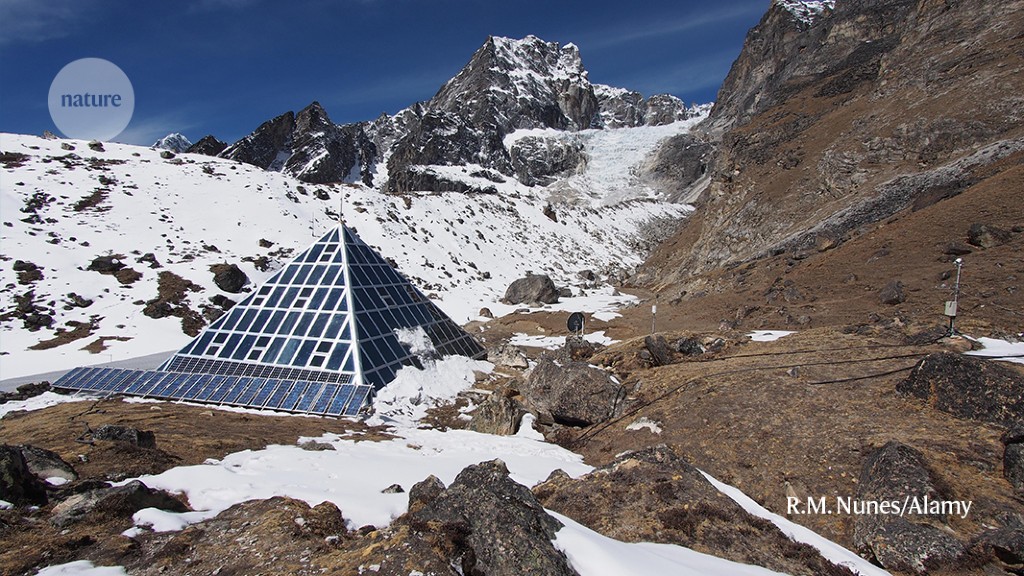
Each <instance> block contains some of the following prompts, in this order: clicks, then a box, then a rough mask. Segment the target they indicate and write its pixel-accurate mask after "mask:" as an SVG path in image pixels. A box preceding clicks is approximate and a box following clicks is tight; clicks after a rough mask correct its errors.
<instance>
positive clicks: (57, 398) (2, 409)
mask: <svg viewBox="0 0 1024 576" xmlns="http://www.w3.org/2000/svg"><path fill="white" fill-rule="evenodd" d="M89 399H90V398H88V397H83V396H68V395H67V394H57V393H56V392H43V393H42V394H40V395H38V396H33V397H31V398H28V399H25V400H11V401H10V402H7V403H5V404H0V418H3V417H4V416H6V415H8V414H10V413H11V412H17V411H19V410H24V411H26V412H31V411H32V410H42V409H43V408H48V407H50V406H56V405H57V404H63V403H65V402H82V401H85V400H89Z"/></svg>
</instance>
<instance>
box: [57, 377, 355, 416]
mask: <svg viewBox="0 0 1024 576" xmlns="http://www.w3.org/2000/svg"><path fill="white" fill-rule="evenodd" d="M119 385H122V386H123V388H122V389H119V388H118V386H119ZM53 387H54V388H56V389H60V390H71V391H80V392H93V393H96V392H98V393H100V394H111V393H118V394H120V393H125V394H133V395H137V396H143V395H145V396H150V397H155V398H162V399H177V400H186V401H198V402H210V403H221V404H230V405H236V406H248V407H251V408H266V409H273V410H282V411H286V412H299V413H308V414H319V415H325V416H356V415H358V413H359V410H360V409H361V408H362V407H363V404H364V403H365V401H366V398H367V395H368V394H369V393H370V391H371V390H372V388H371V387H370V386H365V385H362V386H357V385H353V384H341V383H334V382H330V383H329V382H308V381H289V380H274V379H267V378H252V377H246V376H224V375H215V374H181V373H177V372H161V371H156V370H125V369H112V368H95V367H93V368H88V367H86V368H76V369H74V370H72V371H70V372H68V373H67V374H65V375H64V376H62V377H60V378H58V379H57V380H56V381H55V382H54V384H53ZM129 391H130V392H129Z"/></svg>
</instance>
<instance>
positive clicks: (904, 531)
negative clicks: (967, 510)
mask: <svg viewBox="0 0 1024 576" xmlns="http://www.w3.org/2000/svg"><path fill="white" fill-rule="evenodd" d="M859 486H860V488H859V490H858V492H857V500H858V501H859V502H865V503H870V502H874V503H882V502H886V503H889V502H898V503H900V504H901V506H902V505H903V504H904V503H905V502H906V503H910V504H914V505H918V504H920V503H923V502H925V499H927V500H928V501H932V502H946V501H952V500H954V499H953V498H951V497H950V496H951V495H949V494H945V493H943V492H942V491H941V490H940V489H939V487H938V485H937V483H936V482H935V481H934V480H933V478H932V475H931V472H930V471H929V470H928V467H927V464H926V462H925V458H924V455H922V454H921V453H920V452H918V451H917V450H915V449H913V448H911V447H910V446H906V445H905V444H901V443H899V442H896V441H891V442H888V443H886V444H885V445H884V446H882V447H881V448H879V449H877V450H875V451H874V452H873V453H872V454H871V455H870V456H868V458H867V460H866V461H865V463H864V466H863V468H862V470H861V476H860V482H859ZM900 511H903V512H906V513H903V514H901V513H899V512H900ZM900 511H897V512H896V513H891V514H887V513H875V514H857V515H855V516H854V531H853V541H854V545H855V546H856V547H857V548H858V550H859V551H860V552H861V554H863V555H865V556H867V557H869V558H870V557H874V559H875V560H876V561H877V562H878V563H879V564H881V565H882V567H884V568H885V569H887V570H892V571H900V572H916V573H919V574H923V573H925V572H928V571H930V570H935V569H939V568H943V567H950V566H951V565H954V564H955V563H956V562H958V561H959V560H960V559H961V558H962V557H963V556H964V554H965V552H966V547H965V546H964V544H963V543H962V542H961V541H960V540H958V539H957V538H956V537H955V536H953V534H952V530H950V529H948V526H946V525H945V524H946V517H945V516H943V515H942V514H939V513H929V512H930V511H928V510H919V509H917V508H915V507H909V508H906V510H904V509H903V508H901V509H900ZM939 526H941V528H940V527H939Z"/></svg>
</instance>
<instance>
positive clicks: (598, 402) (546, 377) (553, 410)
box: [522, 358, 626, 426]
mask: <svg viewBox="0 0 1024 576" xmlns="http://www.w3.org/2000/svg"><path fill="white" fill-rule="evenodd" d="M522 394H523V397H524V398H525V400H526V404H527V406H528V407H529V408H531V409H533V410H536V411H538V412H540V413H541V414H542V415H550V417H551V418H552V419H553V420H554V421H555V422H556V423H558V424H564V425H567V426H590V425H592V424H597V423H600V422H604V421H606V420H608V419H610V418H612V417H614V416H616V415H618V414H620V413H621V412H622V410H623V408H624V404H625V400H626V390H625V389H624V388H623V386H622V384H620V383H619V382H618V381H617V380H616V379H615V378H614V377H613V376H612V375H611V374H609V373H608V372H605V371H604V370H601V369H600V368H597V367H595V366H590V365H588V364H584V363H583V362H568V363H556V362H555V361H554V360H551V359H549V358H543V359H541V360H540V362H538V363H537V365H536V366H534V368H533V370H532V371H531V372H530V375H529V377H527V379H526V382H525V384H524V385H523V390H522Z"/></svg>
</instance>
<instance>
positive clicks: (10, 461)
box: [0, 444, 47, 506]
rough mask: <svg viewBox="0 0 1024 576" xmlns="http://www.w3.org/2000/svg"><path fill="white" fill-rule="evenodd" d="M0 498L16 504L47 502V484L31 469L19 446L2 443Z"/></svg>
mask: <svg viewBox="0 0 1024 576" xmlns="http://www.w3.org/2000/svg"><path fill="white" fill-rule="evenodd" d="M0 500H4V501H7V502H10V503H11V504H14V505H16V506H21V505H38V506H42V505H44V504H46V501H47V499H46V486H45V485H43V483H42V482H41V481H40V480H39V478H37V477H36V476H35V474H33V473H32V471H31V470H29V467H28V463H27V462H25V457H24V455H22V453H21V449H20V448H19V447H17V446H8V445H6V444H0Z"/></svg>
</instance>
